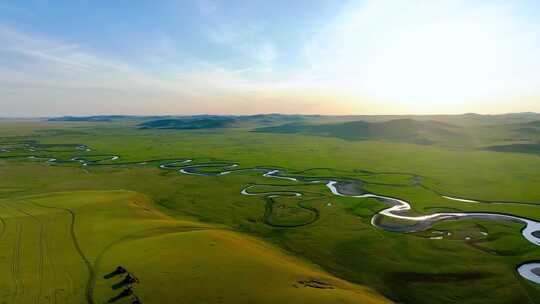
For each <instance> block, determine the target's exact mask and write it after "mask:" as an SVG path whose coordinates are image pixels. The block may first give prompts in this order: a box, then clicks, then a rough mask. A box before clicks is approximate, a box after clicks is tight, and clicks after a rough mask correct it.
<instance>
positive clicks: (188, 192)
mask: <svg viewBox="0 0 540 304" xmlns="http://www.w3.org/2000/svg"><path fill="white" fill-rule="evenodd" d="M251 130H252V129H251V128H242V127H237V128H227V129H211V130H182V131H179V130H154V129H139V128H138V127H137V126H136V125H135V124H134V123H129V122H105V123H101V122H100V123H90V122H54V123H52V122H50V123H43V122H36V123H32V122H1V123H0V134H1V136H2V139H1V140H0V146H2V145H7V144H8V143H9V142H14V141H21V140H36V141H37V142H39V143H41V144H85V145H88V146H89V147H91V148H92V151H89V152H84V151H69V149H68V150H65V149H60V148H51V149H47V150H49V151H41V152H37V153H39V154H40V155H42V156H44V157H45V156H47V157H49V156H54V157H58V158H62V159H68V158H70V157H73V156H77V155H88V158H89V159H92V157H94V158H98V156H96V155H119V156H120V159H119V160H118V161H116V162H104V163H102V165H95V166H86V167H84V166H81V165H80V164H76V163H67V164H64V165H51V164H46V163H45V162H44V161H43V160H42V159H40V160H31V159H27V158H25V157H21V156H23V155H30V154H32V153H30V152H28V151H24V150H14V151H12V152H8V153H1V154H0V176H1V182H0V217H1V218H2V227H3V229H2V234H1V237H2V240H5V242H1V246H2V247H0V257H1V259H0V263H1V264H0V267H2V269H3V271H2V279H1V280H0V297H2V301H4V302H6V303H27V302H35V303H56V302H58V303H88V298H89V297H91V299H92V301H94V302H95V303H103V302H106V301H107V299H109V298H111V297H114V296H115V294H118V293H119V291H120V290H121V289H112V288H111V287H112V285H114V284H115V283H117V281H118V279H117V278H114V279H109V280H107V279H104V278H103V276H104V275H106V274H107V273H109V272H111V271H112V270H113V269H114V267H115V266H116V265H118V264H120V265H124V266H126V267H127V268H128V269H130V270H132V271H133V272H134V273H135V274H136V275H137V276H138V277H139V278H140V280H141V283H140V284H136V285H135V292H136V293H137V295H139V296H140V298H141V299H142V300H143V302H144V303H177V302H186V303H253V302H257V303H266V302H268V303H270V302H272V303H276V302H279V303H288V302H291V303H292V302H300V303H342V302H346V303H357V302H358V303H370V302H369V301H372V302H373V303H385V300H384V299H383V298H382V296H384V297H386V298H387V299H389V300H391V301H395V302H400V303H415V304H416V303H420V304H421V303H540V300H538V299H540V286H538V285H535V284H534V283H531V282H529V281H527V280H524V279H523V278H521V277H520V276H519V275H518V274H517V273H516V271H515V267H516V265H518V264H520V263H522V262H524V261H531V260H540V249H539V248H538V247H535V246H534V245H532V244H530V243H529V242H527V241H526V240H525V239H523V237H522V236H521V234H520V233H519V231H520V229H521V227H520V225H519V224H515V223H500V222H490V221H485V220H466V221H456V222H443V223H440V224H437V225H435V226H434V227H432V228H431V229H429V230H427V231H423V232H419V233H409V234H399V233H392V232H387V231H384V230H381V229H378V228H375V227H373V226H372V225H371V223H370V221H371V217H372V215H373V214H374V213H376V212H377V211H379V210H381V209H383V208H385V205H383V204H381V203H380V202H378V201H375V200H373V199H357V198H347V197H337V196H332V195H331V194H330V192H329V191H328V189H327V188H326V187H325V186H324V185H321V184H311V185H308V184H305V185H300V184H297V183H296V184H295V183H294V182H289V181H284V180H273V179H272V180H270V179H268V178H264V177H261V176H260V173H254V172H252V173H242V174H230V175H226V176H214V177H211V176H194V175H182V174H179V173H177V172H175V171H174V170H162V169H159V168H158V166H157V163H154V162H147V163H146V164H139V162H142V161H146V160H152V159H179V158H194V159H197V161H198V162H204V161H207V160H213V161H234V162H238V163H239V164H240V167H239V168H243V167H245V168H247V167H253V166H268V167H278V168H283V169H284V170H287V171H288V172H289V174H291V175H294V174H298V175H309V176H313V177H317V176H319V177H328V176H332V177H341V178H355V179H361V180H363V181H365V183H366V185H365V188H366V189H367V190H369V191H372V192H375V193H379V194H383V195H389V196H395V197H399V198H402V199H406V200H408V201H410V202H412V206H413V209H414V212H415V213H418V214H425V213H431V212H438V211H450V210H453V211H458V210H459V211H486V212H488V211H489V212H504V213H511V214H515V215H519V216H524V217H528V218H531V219H535V220H540V211H539V210H540V206H536V203H539V204H540V187H538V184H539V183H540V158H539V157H538V156H537V155H534V154H530V153H529V154H526V153H499V152H494V151H483V150H478V149H470V148H467V147H445V146H439V145H417V144H411V143H396V142H388V141H379V140H363V141H351V140H344V139H339V138H335V137H329V136H325V137H321V136H312V135H306V134H276V133H261V132H251ZM2 142H3V143H2ZM34 154H35V153H34ZM92 155H94V156H92ZM10 156H12V157H10ZM122 163H126V164H125V165H121V164H122ZM106 164H110V165H106ZM379 172H380V173H384V174H375V173H379ZM254 183H258V184H270V185H268V186H263V185H259V186H256V187H254V188H252V189H251V190H250V191H253V192H262V191H277V190H279V191H300V192H302V193H303V194H304V196H303V197H302V198H295V197H277V198H264V197H258V196H243V195H240V191H241V190H242V189H243V188H244V187H245V186H248V185H252V184H254ZM439 194H445V195H449V196H456V197H464V198H470V199H477V200H485V201H498V202H499V203H497V204H493V203H464V202H457V201H450V200H447V199H444V198H442V197H441V196H440V195H439ZM522 203H524V204H522ZM70 231H72V232H73V233H71V232H70ZM439 235H443V236H444V237H443V238H442V239H431V237H432V236H439ZM74 238H75V239H76V241H74ZM466 238H469V239H466ZM76 244H77V245H76ZM77 248H78V249H77ZM81 253H82V254H81ZM83 257H84V258H83ZM14 261H16V263H15V262H14ZM17 261H18V262H17ZM313 280H315V281H317V282H319V281H321V282H323V283H324V284H322V285H321V284H319V283H317V282H314V281H313ZM325 284H328V286H331V287H332V288H331V289H330V288H324V287H325V286H327V285H325ZM314 286H315V287H314ZM201 288H202V289H201ZM379 295H382V296H379ZM340 301H341V302H340ZM118 303H128V300H127V299H121V300H119V301H118Z"/></svg>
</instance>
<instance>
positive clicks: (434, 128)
mask: <svg viewBox="0 0 540 304" xmlns="http://www.w3.org/2000/svg"><path fill="white" fill-rule="evenodd" d="M255 132H268V133H302V134H307V135H318V136H331V137H338V138H343V139H348V140H391V141H401V142H410V143H416V144H433V143H437V142H448V141H452V140H458V139H461V138H463V137H464V134H463V133H462V131H461V128H459V127H457V126H454V125H451V124H448V123H443V122H438V121H433V120H429V121H418V120H413V119H395V120H390V121H385V122H374V123H371V122H366V121H351V122H344V123H334V124H320V125H309V124H297V123H290V124H285V125H282V126H277V127H265V128H258V129H256V130H255Z"/></svg>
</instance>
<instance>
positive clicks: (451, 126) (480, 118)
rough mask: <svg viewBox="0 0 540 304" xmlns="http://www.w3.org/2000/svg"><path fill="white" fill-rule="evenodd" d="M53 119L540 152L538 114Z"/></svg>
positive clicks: (176, 128) (102, 116)
mask: <svg viewBox="0 0 540 304" xmlns="http://www.w3.org/2000/svg"><path fill="white" fill-rule="evenodd" d="M48 121H51V122H97V123H101V122H126V123H130V124H128V126H129V125H134V126H135V127H137V128H139V129H171V130H205V129H225V128H244V129H247V130H250V131H252V132H259V133H280V134H304V135H310V136H325V137H336V138H341V139H345V140H355V141H356V140H382V141H389V142H403V143H413V144H422V145H444V146H455V147H470V148H476V149H481V150H489V151H498V152H519V153H537V154H540V114H539V113H530V112H526V113H510V114H500V115H480V114H474V113H468V114H461V115H354V116H325V115H284V114H259V115H246V116H241V115H191V116H128V115H101V116H65V117H57V118H50V119H48Z"/></svg>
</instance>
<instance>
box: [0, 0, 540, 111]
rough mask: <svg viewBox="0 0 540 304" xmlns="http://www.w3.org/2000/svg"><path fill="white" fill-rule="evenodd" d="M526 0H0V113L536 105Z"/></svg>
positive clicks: (538, 77) (534, 24)
mask: <svg viewBox="0 0 540 304" xmlns="http://www.w3.org/2000/svg"><path fill="white" fill-rule="evenodd" d="M539 54H540V2H539V1H535V0H531V1H525V0H514V1H506V0H505V1H502V0H500V1H499V0H491V1H486V0H475V1H460V0H423V1H422V0H393V1H391V0H365V1H360V0H359V1H339V0H318V1H317V0H310V1H304V0H295V1H281V0H272V1H258V0H251V1H247V0H246V1H234V0H227V1H217V0H192V1H191V0H175V1H166V0H161V1H145V0H141V1H128V0H125V1H123V0H116V1H104V0H103V1H83V0H70V1H45V0H35V1H24V0H20V1H8V0H0V116H1V117H22V116H58V115H99V114H131V115H161V114H180V115H189V114H203V113H207V114H240V115H241V114H257V113H298V114H338V115H353V114H442V113H447V114H453V113H468V112H476V113H488V114H494V113H508V112H526V111H535V112H540V55H539Z"/></svg>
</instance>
